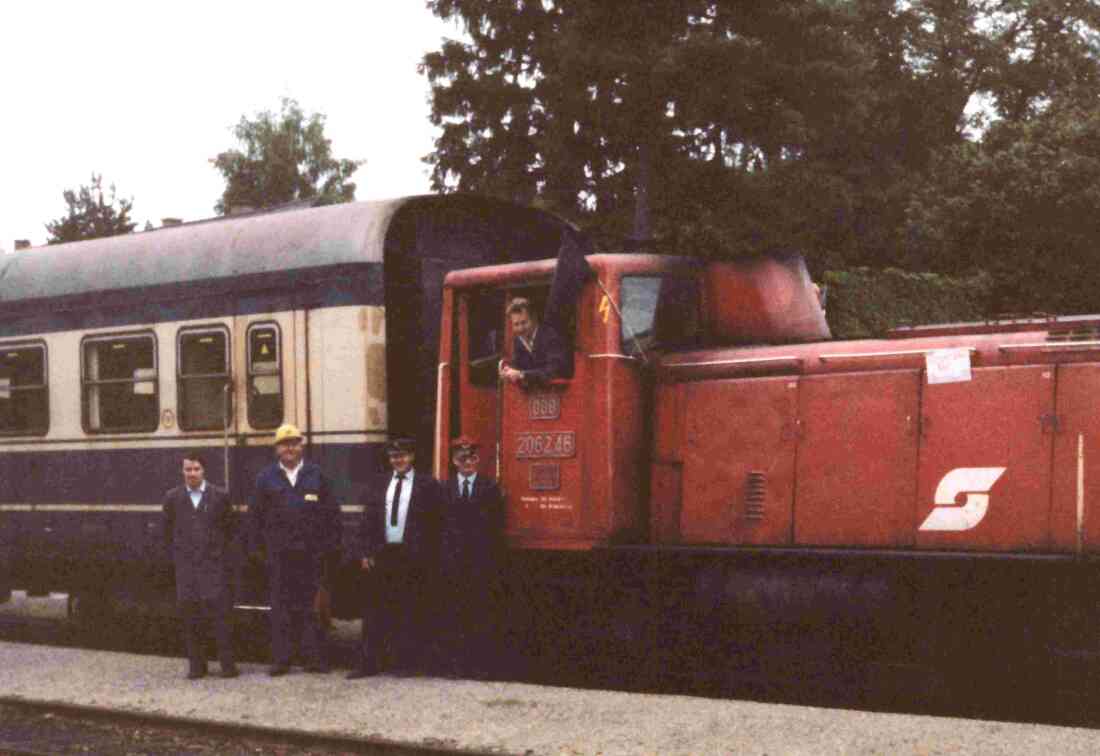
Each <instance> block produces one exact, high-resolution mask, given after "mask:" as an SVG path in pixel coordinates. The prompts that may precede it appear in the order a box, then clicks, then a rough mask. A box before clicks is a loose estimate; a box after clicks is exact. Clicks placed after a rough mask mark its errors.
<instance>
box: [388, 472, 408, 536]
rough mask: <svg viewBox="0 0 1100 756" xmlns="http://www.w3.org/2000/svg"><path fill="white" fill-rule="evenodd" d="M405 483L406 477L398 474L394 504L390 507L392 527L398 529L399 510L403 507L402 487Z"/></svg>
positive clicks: (394, 490)
mask: <svg viewBox="0 0 1100 756" xmlns="http://www.w3.org/2000/svg"><path fill="white" fill-rule="evenodd" d="M404 482H405V476H404V475H401V474H398V476H397V487H396V488H394V489H393V504H392V505H391V506H390V527H391V528H396V527H397V508H398V507H400V506H401V486H402V484H404Z"/></svg>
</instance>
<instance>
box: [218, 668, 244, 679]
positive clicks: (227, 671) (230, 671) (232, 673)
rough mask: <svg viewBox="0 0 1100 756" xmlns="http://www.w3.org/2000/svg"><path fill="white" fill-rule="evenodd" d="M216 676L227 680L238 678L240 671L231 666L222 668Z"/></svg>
mask: <svg viewBox="0 0 1100 756" xmlns="http://www.w3.org/2000/svg"><path fill="white" fill-rule="evenodd" d="M218 674H220V675H221V676H222V677H224V678H226V679H227V680H228V679H231V678H234V677H240V676H241V671H240V670H239V669H237V667H236V665H231V666H229V667H222V670H221V672H219V673H218Z"/></svg>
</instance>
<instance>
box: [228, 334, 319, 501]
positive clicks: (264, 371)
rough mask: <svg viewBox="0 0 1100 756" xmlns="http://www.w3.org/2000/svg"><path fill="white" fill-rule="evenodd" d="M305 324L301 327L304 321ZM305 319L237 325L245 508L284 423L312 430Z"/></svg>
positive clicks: (235, 467) (239, 457)
mask: <svg viewBox="0 0 1100 756" xmlns="http://www.w3.org/2000/svg"><path fill="white" fill-rule="evenodd" d="M300 320H301V321H302V322H301V323H299V321H300ZM304 325H305V323H304V317H303V315H302V313H300V312H298V313H295V312H277V313H264V314H256V315H242V316H238V317H236V318H235V319H234V334H233V335H234V339H233V341H234V343H235V344H236V345H237V346H236V348H235V349H234V362H235V364H234V385H235V387H236V399H237V401H236V403H235V419H236V428H237V437H236V447H237V451H236V454H235V458H234V460H233V464H232V470H231V473H232V477H233V480H232V486H233V491H234V492H235V493H236V494H237V497H238V501H241V502H242V503H243V502H244V501H245V499H246V498H247V496H248V493H249V486H250V483H251V481H254V480H255V479H256V475H257V474H258V473H259V471H260V469H261V468H262V467H263V466H264V465H265V464H267V463H268V462H270V461H271V459H272V457H271V438H272V436H273V435H274V434H275V429H276V428H278V427H279V426H280V425H282V424H283V423H295V424H297V425H298V426H299V427H300V428H301V429H302V430H303V432H304V431H306V430H307V428H306V427H305V423H303V422H302V421H303V420H304V419H305V418H304V417H301V415H302V414H304V413H302V412H300V408H301V407H302V403H301V402H299V396H298V395H299V393H301V390H302V389H303V388H304V387H303V380H302V379H303V377H304V376H302V375H299V373H300V372H301V370H300V368H302V367H304V364H303V361H302V360H301V359H300V358H299V357H298V355H299V353H300V352H301V351H302V349H303V347H304V339H302V338H299V336H300V335H301V334H303V332H304Z"/></svg>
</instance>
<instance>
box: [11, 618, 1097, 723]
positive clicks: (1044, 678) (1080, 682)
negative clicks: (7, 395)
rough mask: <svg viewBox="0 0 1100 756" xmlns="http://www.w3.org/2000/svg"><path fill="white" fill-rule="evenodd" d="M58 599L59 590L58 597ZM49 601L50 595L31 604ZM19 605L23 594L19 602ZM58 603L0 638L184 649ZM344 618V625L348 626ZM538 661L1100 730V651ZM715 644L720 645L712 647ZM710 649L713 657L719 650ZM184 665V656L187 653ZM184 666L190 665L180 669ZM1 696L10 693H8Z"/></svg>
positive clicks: (129, 621)
mask: <svg viewBox="0 0 1100 756" xmlns="http://www.w3.org/2000/svg"><path fill="white" fill-rule="evenodd" d="M53 601H54V602H57V601H59V599H56V598H55V599H53ZM35 602H37V603H39V604H40V605H42V604H46V603H48V600H46V599H37V600H31V602H29V603H31V604H33V603H35ZM16 603H18V602H16ZM61 607H63V604H62V605H61V606H60V607H55V608H54V610H53V611H42V610H41V609H40V610H39V611H37V612H27V611H23V610H21V607H19V606H16V607H12V606H11V605H10V604H9V605H8V606H6V607H0V640H4V641H12V642H20V643H34V644H39V645H55V646H63V647H69V648H82V649H88V650H103V651H119V652H127V653H137V654H148V655H155V656H169V657H171V656H181V657H182V655H183V650H182V645H181V643H180V640H179V634H178V630H177V628H176V625H175V623H174V621H172V620H171V619H170V618H166V617H164V616H161V615H158V614H153V613H149V612H148V611H130V612H128V613H125V614H123V615H120V616H118V617H116V618H115V621H112V622H110V623H107V624H105V625H99V626H95V627H88V626H82V625H80V624H79V623H77V622H74V621H72V620H69V619H66V616H65V612H64V609H63V608H61ZM341 625H343V627H341ZM263 627H264V623H263V618H262V617H257V618H256V619H255V620H254V621H252V622H250V623H248V624H247V625H239V626H238V627H237V628H236V629H237V639H238V640H239V643H238V652H239V657H240V658H241V659H242V661H252V662H264V661H266V659H267V654H268V646H267V641H266V633H265V632H263ZM356 638H357V628H356V627H355V625H354V623H338V626H337V628H336V631H335V632H334V634H333V639H332V644H331V658H332V662H333V665H334V666H335V667H338V668H340V667H348V666H350V665H351V663H352V661H353V659H354V655H355V653H356ZM540 651H541V654H540V655H539V656H537V657H535V658H523V659H517V660H516V661H515V662H514V663H512V662H509V663H508V665H507V669H506V670H505V671H504V672H503V673H502V674H499V675H497V676H496V678H495V679H501V680H506V681H510V682H526V683H533V684H542V685H555V686H564V687H574V688H585V689H607V690H618V691H627V692H641V693H655V694H666V695H667V694H675V695H684V694H686V695H695V696H703V697H709V698H726V699H739V700H752V701H759V702H766V703H781V704H793V705H804V706H818V707H826V708H844V709H853V710H861V711H871V712H884V713H902V714H927V715H937V716H953V717H966V718H972V719H988V720H1001V721H1013V722H1031V723H1039V724H1055V725H1069V726H1078V727H1090V728H1091V727H1100V706H1098V705H1097V704H1098V703H1100V666H1098V665H1097V662H1096V660H1094V659H1080V658H1060V657H1055V656H1051V657H1049V658H1047V659H1030V660H1024V661H1022V662H1020V663H1015V664H1014V663H1013V661H1012V660H1010V659H1005V660H1004V664H1003V665H1002V666H1000V667H997V668H988V667H987V668H968V669H960V670H956V671H954V672H952V671H950V670H949V671H947V672H944V671H943V670H939V671H937V670H931V669H928V668H925V667H922V666H919V665H907V664H897V663H883V662H880V661H877V660H875V659H873V658H869V657H868V656H867V655H866V654H864V653H863V650H862V649H861V648H860V647H859V644H858V643H855V642H851V643H844V642H837V643H822V642H821V639H820V638H815V639H814V640H810V641H807V640H805V639H801V638H799V637H795V636H791V637H783V636H780V635H770V636H768V637H766V638H765V637H760V638H755V639H752V638H743V639H741V641H740V642H739V643H735V644H731V645H730V646H729V647H727V648H724V649H722V651H721V654H720V655H719V654H715V655H714V656H713V658H721V659H722V660H723V663H722V664H720V665H713V667H712V668H711V669H710V670H709V672H708V673H707V674H704V675H698V674H693V675H692V676H690V677H685V676H684V674H682V669H681V668H679V667H677V666H676V662H677V657H676V656H675V654H671V655H669V656H668V658H654V659H653V660H652V663H651V664H647V665H646V668H645V669H644V670H638V669H635V668H629V669H627V668H625V665H624V664H623V663H619V662H618V661H617V660H616V659H615V658H614V655H610V656H611V657H612V658H604V657H603V656H599V655H596V654H593V653H590V651H591V649H587V648H585V647H581V646H578V645H576V644H574V643H573V642H572V639H568V638H566V639H562V641H561V644H560V645H559V646H558V647H554V648H542V649H540ZM710 651H711V652H713V651H714V649H710ZM708 658H710V657H708ZM181 664H182V661H181ZM181 668H182V667H181ZM0 695H2V690H0Z"/></svg>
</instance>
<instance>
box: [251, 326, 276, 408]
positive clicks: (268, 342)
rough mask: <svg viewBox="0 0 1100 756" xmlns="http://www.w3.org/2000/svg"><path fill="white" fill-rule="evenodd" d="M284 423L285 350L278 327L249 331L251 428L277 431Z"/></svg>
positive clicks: (255, 327) (252, 328)
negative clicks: (275, 429)
mask: <svg viewBox="0 0 1100 756" xmlns="http://www.w3.org/2000/svg"><path fill="white" fill-rule="evenodd" d="M282 422H283V350H282V345H281V344H280V339H279V327H278V326H276V325H275V324H274V323H270V324H264V325H254V326H252V327H251V328H249V329H248V424H249V425H251V426H252V427H253V428H276V427H278V426H279V425H281V424H282Z"/></svg>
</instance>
